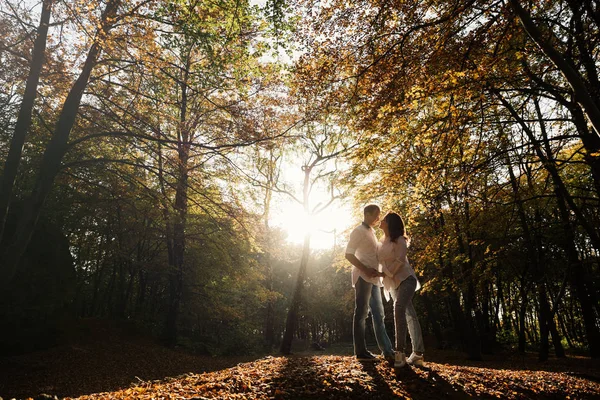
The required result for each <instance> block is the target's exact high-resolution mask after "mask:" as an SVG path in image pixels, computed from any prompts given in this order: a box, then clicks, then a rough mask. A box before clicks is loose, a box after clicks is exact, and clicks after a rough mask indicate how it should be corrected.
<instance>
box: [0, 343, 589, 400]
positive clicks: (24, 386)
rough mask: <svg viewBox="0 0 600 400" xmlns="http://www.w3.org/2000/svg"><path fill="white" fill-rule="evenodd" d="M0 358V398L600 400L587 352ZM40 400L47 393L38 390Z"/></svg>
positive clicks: (109, 350)
mask: <svg viewBox="0 0 600 400" xmlns="http://www.w3.org/2000/svg"><path fill="white" fill-rule="evenodd" d="M100 336H102V337H103V339H102V340H92V341H87V342H81V343H78V344H77V345H74V344H70V345H62V346H57V347H54V348H52V349H48V350H44V351H37V352H34V353H29V354H26V355H20V356H11V357H2V358H0V396H1V397H3V398H4V399H11V398H29V397H32V398H36V397H37V398H41V397H39V394H40V393H46V394H50V395H52V396H57V397H61V398H62V397H68V398H75V397H78V398H79V399H82V400H83V399H109V398H110V399H126V398H127V399H129V398H137V399H156V398H169V399H183V398H190V399H191V398H194V399H212V398H218V399H363V398H369V399H404V398H412V399H471V398H475V399H490V398H502V399H600V363H599V362H598V361H597V360H591V359H590V358H587V357H576V356H569V357H567V358H566V359H554V358H551V359H550V360H549V361H547V362H543V363H540V362H538V361H537V359H536V355H535V354H533V353H527V354H525V355H517V354H515V353H511V354H508V355H507V354H503V355H501V354H498V355H494V356H486V357H485V358H486V360H485V361H468V360H466V359H465V356H464V354H462V353H459V352H455V351H450V350H431V351H428V352H427V353H426V357H427V358H426V365H425V368H413V367H406V368H403V369H401V370H399V371H394V370H393V369H392V368H390V367H389V365H388V364H386V363H385V362H383V361H380V362H376V363H365V364H361V363H359V362H358V361H356V360H355V359H354V358H353V357H352V356H351V351H352V348H351V346H340V347H336V348H335V349H326V350H325V351H321V352H317V351H315V352H298V353H296V354H294V355H293V356H289V357H281V356H277V355H271V356H263V357H260V358H258V359H257V357H209V356H198V355H191V354H187V353H184V352H182V351H177V350H171V349H167V348H164V347H161V346H160V345H158V344H156V343H155V342H153V341H151V340H149V339H140V338H139V337H134V336H131V337H123V336H118V335H100ZM44 398H51V396H47V397H44Z"/></svg>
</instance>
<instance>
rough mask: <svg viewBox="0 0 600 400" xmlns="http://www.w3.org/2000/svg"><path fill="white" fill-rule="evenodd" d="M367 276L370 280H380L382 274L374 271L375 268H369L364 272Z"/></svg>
mask: <svg viewBox="0 0 600 400" xmlns="http://www.w3.org/2000/svg"><path fill="white" fill-rule="evenodd" d="M364 273H365V275H367V277H369V278H380V277H381V273H380V272H378V271H377V270H374V269H373V268H367V269H366V270H365V271H364Z"/></svg>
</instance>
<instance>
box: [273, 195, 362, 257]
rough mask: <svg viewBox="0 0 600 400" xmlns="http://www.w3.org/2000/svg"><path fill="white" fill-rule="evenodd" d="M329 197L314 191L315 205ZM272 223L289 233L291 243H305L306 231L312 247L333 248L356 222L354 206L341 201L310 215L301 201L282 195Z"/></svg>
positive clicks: (288, 237) (276, 206) (342, 239)
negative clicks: (351, 206)
mask: <svg viewBox="0 0 600 400" xmlns="http://www.w3.org/2000/svg"><path fill="white" fill-rule="evenodd" d="M319 197H322V198H321V202H323V201H326V200H328V199H326V198H324V196H319V195H318V193H315V194H314V202H315V204H318V203H319ZM274 208H275V209H274V212H273V217H272V221H271V223H272V225H274V226H277V227H279V228H280V229H282V230H283V231H284V232H285V233H286V234H287V238H286V240H287V241H288V242H289V243H294V244H302V243H303V242H304V237H305V235H306V233H310V235H311V240H310V247H311V248H312V249H321V250H322V249H331V248H333V246H334V245H336V244H340V243H341V242H343V241H344V238H343V237H342V236H343V233H344V231H345V230H346V229H348V228H349V227H350V226H352V225H354V224H356V221H354V220H353V216H352V209H351V208H350V206H348V205H347V204H345V203H343V202H341V201H335V202H334V203H332V204H331V205H330V206H329V207H328V208H326V209H325V210H323V211H322V212H321V213H319V214H317V215H307V213H305V212H304V209H303V207H302V205H301V204H299V203H298V202H296V201H294V200H292V199H289V198H288V199H286V198H281V199H279V201H278V202H277V203H276V205H275V207H274Z"/></svg>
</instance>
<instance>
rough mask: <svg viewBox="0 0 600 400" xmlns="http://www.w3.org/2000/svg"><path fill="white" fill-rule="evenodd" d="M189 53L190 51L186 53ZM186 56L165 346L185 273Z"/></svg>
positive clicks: (173, 335)
mask: <svg viewBox="0 0 600 400" xmlns="http://www.w3.org/2000/svg"><path fill="white" fill-rule="evenodd" d="M189 52H190V53H191V49H190V50H189ZM190 53H188V55H187V61H186V65H185V70H184V71H183V73H184V76H183V79H182V81H181V83H180V85H181V104H180V120H179V128H178V132H179V135H178V143H177V155H178V163H177V166H178V171H177V183H176V188H175V204H174V218H175V221H174V223H173V259H172V261H173V264H172V265H171V268H170V277H169V304H168V311H167V321H166V325H165V332H164V339H165V341H166V343H167V344H168V345H171V346H173V345H175V344H176V343H177V336H178V333H177V331H178V328H177V321H178V318H179V309H180V305H181V297H182V295H183V276H184V269H185V258H184V257H185V247H186V233H185V231H186V226H187V214H188V178H189V166H188V162H189V156H190V139H191V132H190V131H189V126H188V121H187V112H188V110H187V105H188V104H187V100H188V98H187V96H188V78H189V74H190V65H191V60H190V58H191V57H190Z"/></svg>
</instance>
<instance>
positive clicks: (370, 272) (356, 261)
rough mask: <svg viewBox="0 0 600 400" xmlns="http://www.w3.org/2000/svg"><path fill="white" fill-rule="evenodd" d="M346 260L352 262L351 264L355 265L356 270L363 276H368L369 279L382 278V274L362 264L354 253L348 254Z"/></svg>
mask: <svg viewBox="0 0 600 400" xmlns="http://www.w3.org/2000/svg"><path fill="white" fill-rule="evenodd" d="M346 260H348V261H350V264H352V265H354V266H355V267H356V268H358V269H359V270H361V271H362V273H363V274H365V275H366V276H368V277H369V278H375V277H378V276H381V274H380V273H379V272H378V271H376V270H374V269H373V268H369V267H367V266H366V265H365V264H363V263H361V262H360V260H359V259H358V258H356V256H355V255H354V254H352V253H346Z"/></svg>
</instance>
